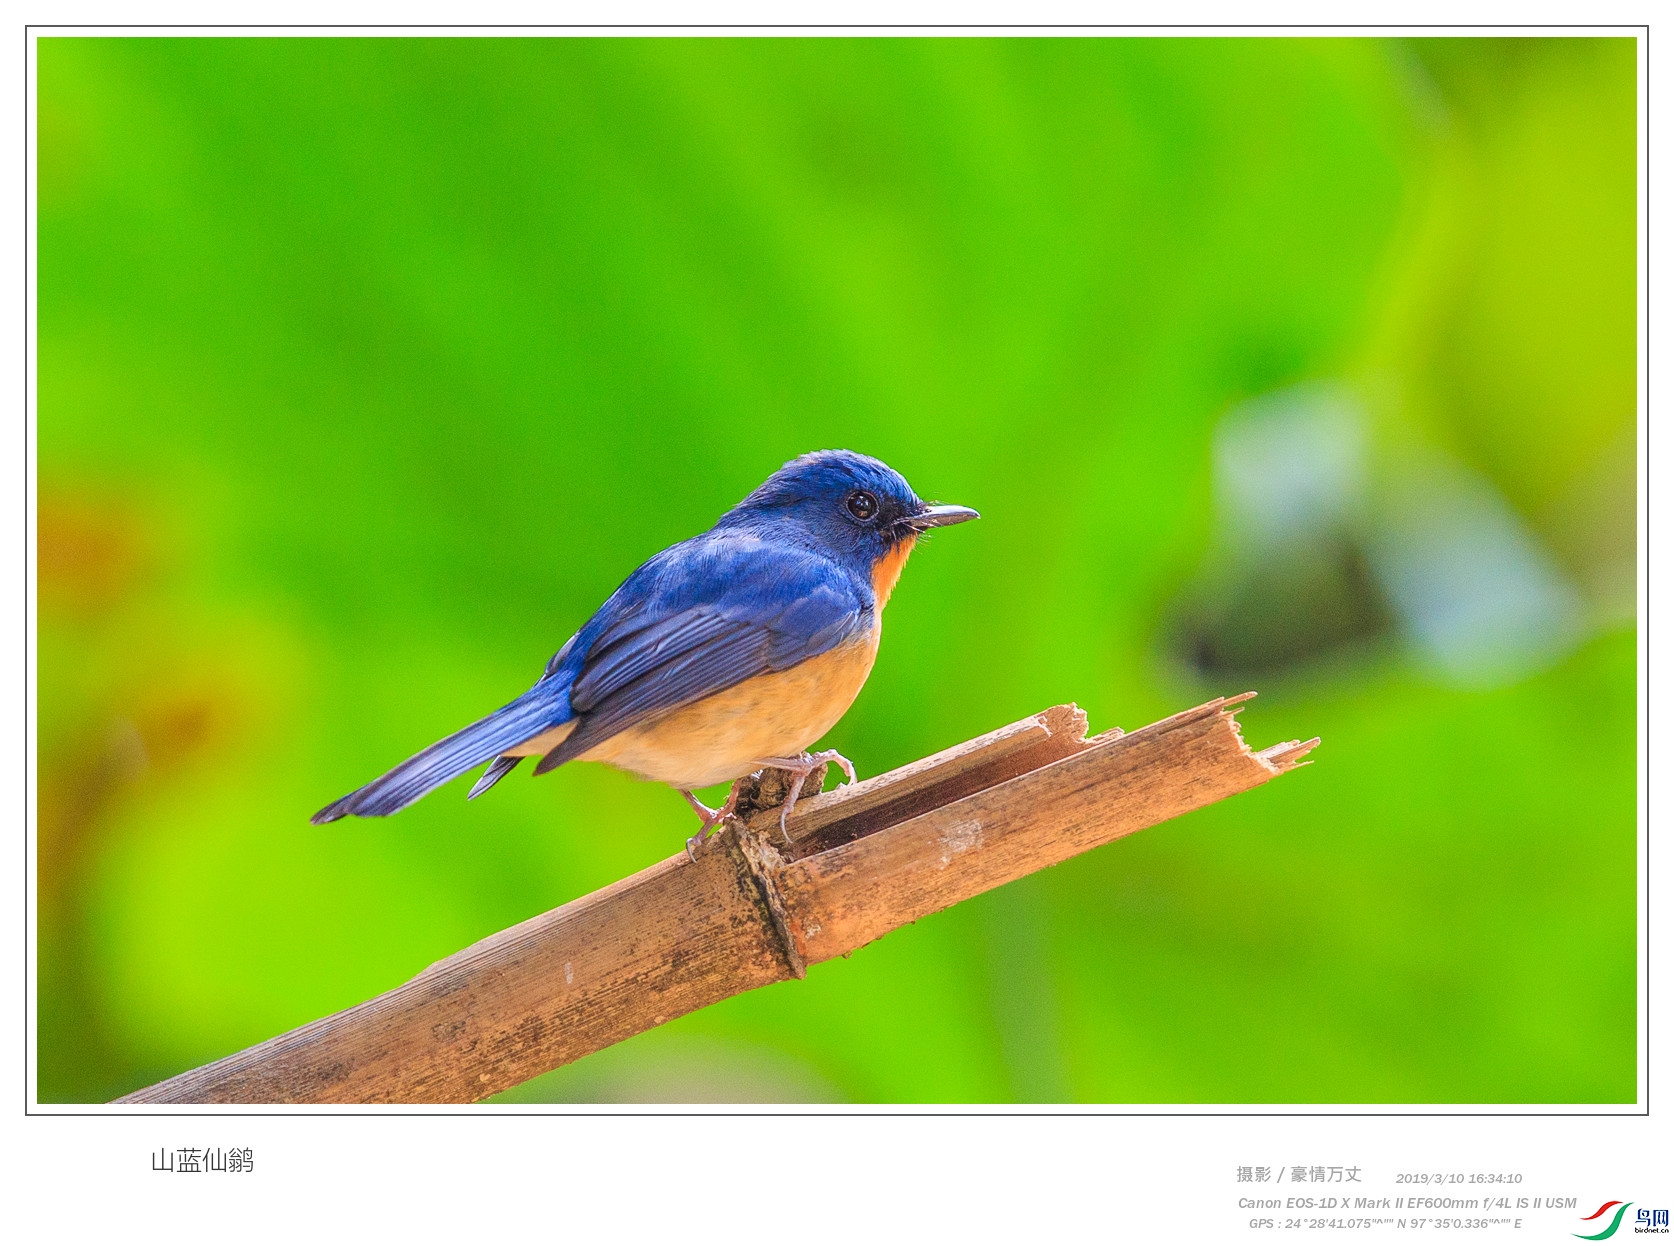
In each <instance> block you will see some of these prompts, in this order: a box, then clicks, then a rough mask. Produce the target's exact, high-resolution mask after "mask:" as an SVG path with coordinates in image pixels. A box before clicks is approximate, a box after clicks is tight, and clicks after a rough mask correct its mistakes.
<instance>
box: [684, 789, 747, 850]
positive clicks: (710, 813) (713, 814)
mask: <svg viewBox="0 0 1674 1246" xmlns="http://www.w3.org/2000/svg"><path fill="white" fill-rule="evenodd" d="M743 783H744V780H743V779H739V780H737V781H735V782H734V783H733V785H732V791H730V792H728V793H727V799H726V803H725V804H723V805H722V806H721V807H720V808H719V809H711V808H710V807H709V806H708V805H706V804H704V803H703V802H702V801H701V800H699V799H698V798H697V797H696V796H694V795H692V793H690V792H688V791H687V790H686V789H685V788H681V789H680V794H681V795H682V796H684V797H685V798H686V803H687V804H688V805H690V806H691V807H692V808H693V809H694V810H696V811H697V815H698V817H700V818H702V819H703V825H702V826H700V827H699V828H698V833H697V834H696V835H693V836H692V837H691V838H690V839H688V840H687V841H686V855H687V856H688V857H689V858H691V859H692V860H693V861H696V860H697V850H698V848H699V847H701V846H702V844H703V841H704V840H706V839H708V838H709V832H710V831H712V830H714V829H715V827H717V826H719V825H720V824H721V823H723V822H725V821H726V820H727V819H728V818H730V817H731V816H732V811H733V810H734V809H736V808H737V807H738V793H739V791H740V789H741V788H742V786H743Z"/></svg>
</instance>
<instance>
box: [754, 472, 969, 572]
mask: <svg viewBox="0 0 1674 1246" xmlns="http://www.w3.org/2000/svg"><path fill="white" fill-rule="evenodd" d="M975 518H977V513H976V512H975V511H974V510H971V509H970V508H969V507H966V506H932V505H930V504H928V503H926V502H924V501H922V500H920V498H919V496H918V494H916V493H914V492H913V488H912V486H911V485H909V484H908V483H907V482H906V479H905V478H904V477H903V476H902V475H901V473H900V472H898V471H896V470H895V469H894V468H893V467H890V466H889V465H888V464H887V463H883V462H880V461H879V460H877V459H874V458H871V457H870V456H868V455H864V454H856V453H855V452H854V451H852V450H819V451H816V452H815V453H813V454H804V455H803V456H802V457H801V458H797V459H792V460H791V461H790V462H789V463H786V464H785V465H784V466H783V467H781V468H780V469H779V470H778V471H776V472H774V473H773V474H772V475H771V476H769V477H768V478H767V479H766V480H765V481H764V482H763V483H762V485H761V486H760V487H759V488H758V489H756V490H755V492H753V493H751V494H750V496H749V497H747V498H745V499H744V500H743V501H742V502H740V503H739V504H738V505H737V506H735V507H733V508H732V509H731V510H730V511H728V512H727V513H726V514H725V515H724V516H722V519H721V523H722V524H723V525H753V524H759V523H771V524H774V525H775V526H788V527H790V528H792V529H794V530H796V531H797V532H798V533H799V534H800V535H803V536H804V537H805V538H807V539H810V540H811V541H812V542H813V543H815V544H817V545H818V546H819V547H820V548H822V549H826V550H829V551H830V552H831V553H833V554H835V555H837V556H838V557H840V558H842V559H843V560H844V561H847V562H854V563H858V564H859V565H860V566H862V567H866V568H870V567H872V566H874V565H875V564H877V563H878V562H879V561H880V560H882V559H884V558H887V557H889V556H891V555H896V556H902V555H904V553H905V550H906V549H908V548H910V547H911V543H912V542H913V541H914V540H916V539H917V538H918V536H919V535H920V534H922V533H924V532H927V531H929V530H930V529H931V528H939V527H944V526H946V525H948V524H956V523H964V522H965V520H967V519H975Z"/></svg>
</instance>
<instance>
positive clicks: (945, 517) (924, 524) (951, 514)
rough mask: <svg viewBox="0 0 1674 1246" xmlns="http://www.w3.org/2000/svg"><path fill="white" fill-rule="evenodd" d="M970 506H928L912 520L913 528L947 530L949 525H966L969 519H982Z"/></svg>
mask: <svg viewBox="0 0 1674 1246" xmlns="http://www.w3.org/2000/svg"><path fill="white" fill-rule="evenodd" d="M981 518H982V516H981V515H979V514H977V513H976V512H975V511H974V510H972V509H971V508H970V507H969V506H926V507H925V508H924V509H923V510H921V511H919V512H918V514H916V515H914V516H913V518H912V524H913V527H915V528H918V529H920V530H921V531H922V530H923V529H926V528H945V527H947V526H948V525H949V524H956V523H964V522H965V521H966V520H967V519H981Z"/></svg>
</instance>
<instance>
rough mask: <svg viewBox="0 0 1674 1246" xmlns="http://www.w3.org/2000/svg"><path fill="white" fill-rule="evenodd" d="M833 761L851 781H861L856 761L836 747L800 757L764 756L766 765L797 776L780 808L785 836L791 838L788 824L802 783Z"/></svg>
mask: <svg viewBox="0 0 1674 1246" xmlns="http://www.w3.org/2000/svg"><path fill="white" fill-rule="evenodd" d="M831 762H835V763H836V765H837V768H838V769H839V770H841V771H842V772H843V773H844V774H845V775H847V776H848V780H849V782H850V783H856V782H859V780H858V779H857V778H856V777H855V773H854V763H853V762H852V761H850V760H849V759H848V758H847V757H844V756H843V755H842V754H841V753H839V752H838V751H837V750H836V749H834V748H828V749H826V750H825V751H824V752H823V753H803V754H802V755H801V756H800V757H764V758H762V764H763V765H764V766H776V767H777V768H779V769H780V770H788V771H789V772H790V773H791V774H793V775H795V776H796V777H795V778H794V779H793V780H792V781H791V786H790V795H788V796H786V797H785V803H784V804H783V805H782V806H780V808H779V830H780V831H781V832H782V833H783V834H784V836H785V838H787V839H788V838H790V829H789V827H788V826H787V825H786V824H787V822H788V821H789V820H790V815H791V810H792V809H795V808H796V798H797V797H798V796H800V795H802V785H803V784H804V783H805V782H807V780H808V776H809V775H810V774H812V773H813V772H814V771H815V770H817V769H819V768H820V767H821V766H824V765H826V764H828V763H831ZM845 786H846V785H845Z"/></svg>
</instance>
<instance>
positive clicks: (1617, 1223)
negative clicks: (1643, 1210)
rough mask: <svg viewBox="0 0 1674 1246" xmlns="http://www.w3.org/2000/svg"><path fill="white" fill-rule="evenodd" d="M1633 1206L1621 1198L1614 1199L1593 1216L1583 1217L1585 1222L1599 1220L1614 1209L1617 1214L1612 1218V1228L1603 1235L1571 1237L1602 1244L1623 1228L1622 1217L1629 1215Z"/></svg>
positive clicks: (1582, 1234)
mask: <svg viewBox="0 0 1674 1246" xmlns="http://www.w3.org/2000/svg"><path fill="white" fill-rule="evenodd" d="M1632 1206H1633V1204H1632V1203H1624V1202H1622V1200H1621V1199H1619V1198H1613V1199H1611V1200H1610V1201H1609V1202H1608V1203H1606V1204H1605V1205H1604V1206H1603V1207H1600V1208H1599V1209H1598V1210H1597V1211H1595V1212H1594V1213H1593V1214H1592V1215H1590V1216H1582V1217H1581V1219H1583V1220H1597V1219H1598V1218H1599V1217H1600V1216H1602V1215H1603V1214H1604V1213H1605V1212H1607V1211H1609V1210H1610V1209H1611V1208H1612V1207H1614V1208H1615V1209H1616V1214H1615V1215H1614V1216H1613V1217H1611V1219H1610V1227H1609V1228H1608V1229H1606V1230H1604V1232H1602V1233H1572V1234H1571V1235H1570V1236H1572V1237H1578V1238H1580V1239H1581V1240H1582V1241H1583V1242H1602V1241H1603V1240H1604V1239H1605V1238H1607V1237H1610V1236H1612V1235H1613V1234H1614V1233H1615V1232H1616V1230H1617V1229H1619V1228H1621V1227H1622V1216H1623V1215H1625V1214H1626V1213H1627V1209H1628V1208H1629V1207H1632Z"/></svg>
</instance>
